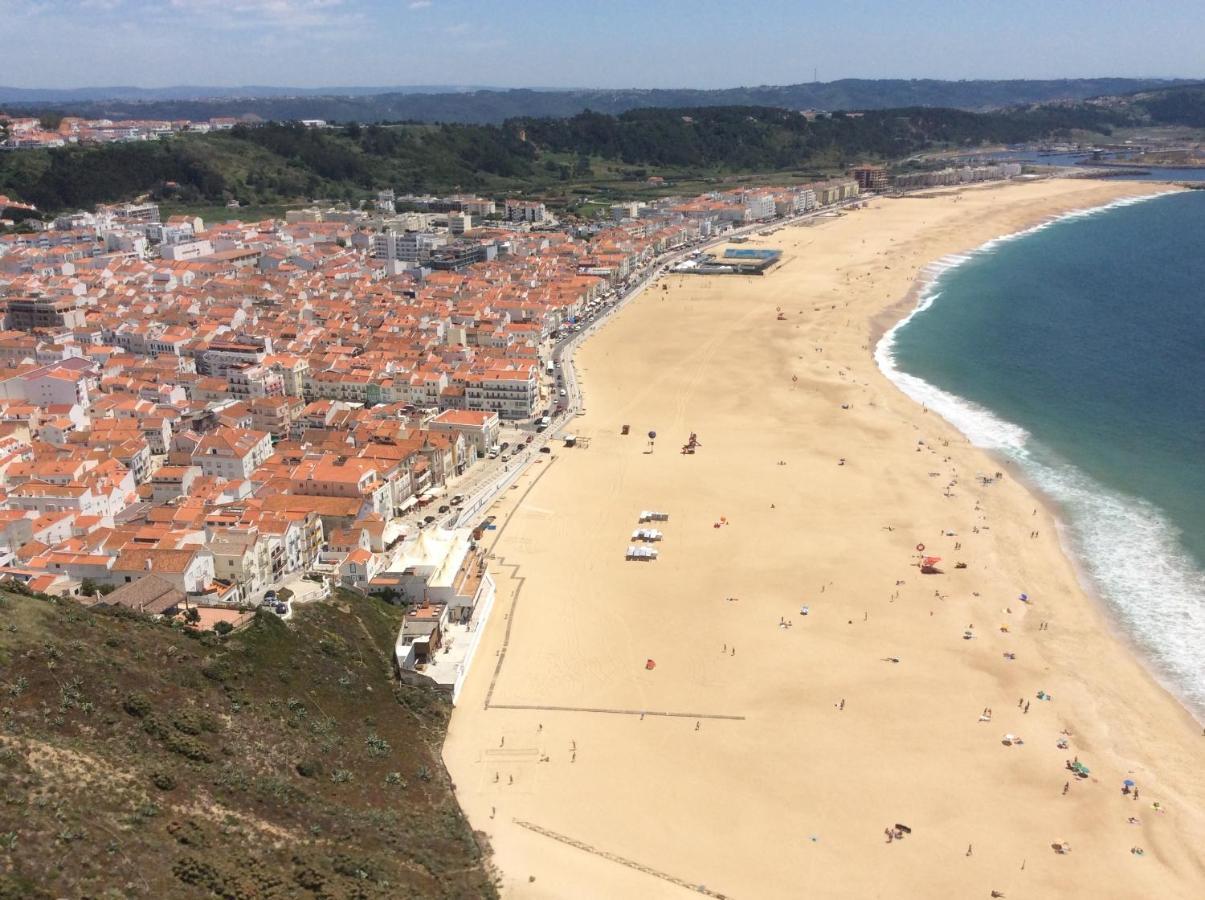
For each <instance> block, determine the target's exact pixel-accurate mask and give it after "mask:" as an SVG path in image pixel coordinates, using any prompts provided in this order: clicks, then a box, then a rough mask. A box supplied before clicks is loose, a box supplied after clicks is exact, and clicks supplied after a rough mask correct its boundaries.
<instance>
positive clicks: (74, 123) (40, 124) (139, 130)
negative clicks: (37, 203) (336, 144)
mask: <svg viewBox="0 0 1205 900" xmlns="http://www.w3.org/2000/svg"><path fill="white" fill-rule="evenodd" d="M56 118H58V119H59V121H58V122H57V123H52V122H47V121H43V119H41V118H40V117H38V116H20V115H12V114H5V113H4V112H3V111H2V110H0V122H2V123H3V130H2V131H0V150H46V149H53V148H55V147H67V146H70V145H72V144H111V143H118V142H127V141H154V140H159V139H160V138H165V137H170V136H172V135H176V134H181V133H183V132H192V133H194V134H207V133H209V132H211V131H229V130H230V129H231V128H233V127H234V126H235V125H238V124H239V123H240V120H239V119H238V118H235V117H233V116H217V117H213V118H210V119H205V120H204V121H196V122H194V121H192V120H190V119H174V120H170V121H169V120H158V119H84V118H81V117H79V116H62V117H56ZM314 124H315V125H319V124H325V123H320V122H315V123H314ZM51 125H53V127H51Z"/></svg>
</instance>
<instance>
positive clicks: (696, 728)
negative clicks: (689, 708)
mask: <svg viewBox="0 0 1205 900" xmlns="http://www.w3.org/2000/svg"><path fill="white" fill-rule="evenodd" d="M702 724H703V723H702V722H698V721H696V722H695V731H698V730H699V728H701V727H702Z"/></svg>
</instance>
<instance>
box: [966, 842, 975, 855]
mask: <svg viewBox="0 0 1205 900" xmlns="http://www.w3.org/2000/svg"><path fill="white" fill-rule="evenodd" d="M974 849H975V848H974V847H973V846H971V845H970V844H967V856H970V855H971V853H972V851H973V850H974Z"/></svg>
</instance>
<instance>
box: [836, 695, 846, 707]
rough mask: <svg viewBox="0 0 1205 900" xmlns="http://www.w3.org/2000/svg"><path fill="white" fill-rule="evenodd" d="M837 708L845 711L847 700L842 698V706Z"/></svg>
mask: <svg viewBox="0 0 1205 900" xmlns="http://www.w3.org/2000/svg"><path fill="white" fill-rule="evenodd" d="M837 708H838V709H845V698H844V697H842V698H841V705H840V706H839V707H837Z"/></svg>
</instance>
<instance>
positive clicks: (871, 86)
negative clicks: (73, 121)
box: [0, 78, 1183, 124]
mask: <svg viewBox="0 0 1205 900" xmlns="http://www.w3.org/2000/svg"><path fill="white" fill-rule="evenodd" d="M1178 83H1183V82H1177V81H1173V80H1163V79H1131V78H1068V79H1058V80H1050V81H1028V80H1010V81H939V80H936V79H859V78H848V79H842V80H840V81H829V82H812V83H806V84H790V85H763V86H758V87H738V88H725V89H721V90H688V89H654V90H639V89H626V90H624V89H617V90H609V89H581V90H529V89H513V90H502V89H487V90H472V91H464V90H461V91H449V92H431V91H427V92H423V91H422V90H415V89H398V90H396V91H386V92H380V93H372V94H364V93H359V92H355V93H353V91H351V90H350V89H333V88H332V89H330V90H329V91H328V92H327V93H326V94H325V95H321V94H318V93H317V91H316V90H315V89H307V90H305V91H301V90H298V91H295V92H294V93H293V95H292V96H279V95H278V94H279V93H280V92H282V91H284V90H285V89H281V88H261V89H258V90H260V91H261V94H260V95H259V96H257V95H255V94H254V93H251V94H244V95H242V96H237V97H231V96H213V97H210V98H207V99H198V97H197V93H196V91H197V90H198V89H186V88H180V89H177V90H178V91H179V92H180V93H179V94H178V96H176V97H173V98H171V99H164V98H163V97H162V96H158V97H153V98H151V99H145V100H130V99H98V93H97V89H92V90H91V91H89V92H88V93H87V94H86V96H81V97H79V98H77V99H70V98H69V96H64V95H63V94H58V95H55V94H53V93H51V94H38V93H37V92H31V91H28V90H18V89H8V93H7V94H6V89H5V88H3V87H0V106H3V105H5V104H8V105H9V106H10V107H13V106H14V104H17V103H25V104H30V103H32V104H35V105H40V106H41V108H42V109H51V108H53V109H54V110H56V111H58V112H61V113H67V114H71V115H81V116H87V117H90V118H98V117H107V118H152V119H192V120H204V119H208V118H210V117H213V116H243V115H250V116H255V117H258V118H259V119H264V120H274V121H292V120H300V119H325V120H327V121H337V122H352V121H354V122H360V123H366V122H386V121H389V122H399V121H410V122H461V123H477V124H483V123H495V124H498V123H501V122H504V121H505V120H507V119H512V118H542V117H565V116H572V115H574V114H576V113H579V112H582V111H583V110H587V109H590V110H594V111H595V112H604V113H613V114H614V113H621V112H626V111H627V110H630V109H636V108H648V107H653V108H669V109H679V108H685V107H695V108H697V107H704V106H775V107H781V108H783V109H796V110H802V109H820V110H839V109H846V110H849V109H892V108H900V107H911V106H931V107H947V108H952V109H966V110H980V111H982V110H989V109H999V108H1002V107H1006V106H1014V105H1018V104H1030V103H1050V102H1065V101H1076V100H1083V99H1086V98H1088V97H1098V96H1103V95H1115V94H1127V93H1132V92H1134V91H1139V90H1149V89H1156V88H1161V87H1167V86H1170V85H1174V84H1178ZM112 90H113V92H114V94H113V96H122V97H127V98H128V97H129V96H130V89H128V88H113V89H112ZM214 90H219V89H214ZM248 90H249V91H251V90H256V89H248ZM361 90H367V89H361ZM373 90H374V91H375V90H377V89H373ZM269 92H271V93H269ZM39 97H41V98H44V99H35V98H39ZM10 111H16V110H15V107H14V109H12V110H10Z"/></svg>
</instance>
